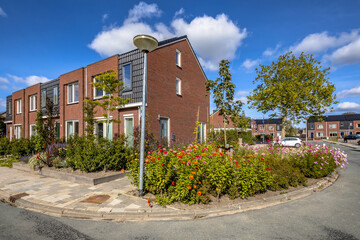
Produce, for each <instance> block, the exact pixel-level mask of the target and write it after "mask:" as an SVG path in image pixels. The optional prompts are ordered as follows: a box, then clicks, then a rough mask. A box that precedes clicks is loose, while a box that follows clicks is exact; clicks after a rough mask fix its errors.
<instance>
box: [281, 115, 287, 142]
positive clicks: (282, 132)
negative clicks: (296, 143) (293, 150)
mask: <svg viewBox="0 0 360 240" xmlns="http://www.w3.org/2000/svg"><path fill="white" fill-rule="evenodd" d="M286 120H287V119H286V116H285V117H284V118H283V120H282V129H281V138H284V137H285V130H286V129H285V123H286Z"/></svg>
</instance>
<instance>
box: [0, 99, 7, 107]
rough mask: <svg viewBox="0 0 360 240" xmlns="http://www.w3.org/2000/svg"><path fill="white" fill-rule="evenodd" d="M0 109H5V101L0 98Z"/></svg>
mask: <svg viewBox="0 0 360 240" xmlns="http://www.w3.org/2000/svg"><path fill="white" fill-rule="evenodd" d="M0 107H1V108H6V100H4V99H2V98H0Z"/></svg>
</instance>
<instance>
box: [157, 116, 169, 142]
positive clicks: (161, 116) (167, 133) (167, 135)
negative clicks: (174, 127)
mask: <svg viewBox="0 0 360 240" xmlns="http://www.w3.org/2000/svg"><path fill="white" fill-rule="evenodd" d="M161 118H163V119H167V128H168V129H167V141H168V144H170V140H171V138H170V132H171V131H170V118H169V117H164V116H160V118H159V123H160V120H161ZM160 130H161V123H160ZM160 138H161V131H160Z"/></svg>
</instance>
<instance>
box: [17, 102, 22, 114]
mask: <svg viewBox="0 0 360 240" xmlns="http://www.w3.org/2000/svg"><path fill="white" fill-rule="evenodd" d="M21 112H22V111H21V99H18V100H16V113H17V114H20V113H21Z"/></svg>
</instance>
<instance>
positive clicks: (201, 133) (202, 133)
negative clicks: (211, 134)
mask: <svg viewBox="0 0 360 240" xmlns="http://www.w3.org/2000/svg"><path fill="white" fill-rule="evenodd" d="M197 138H198V140H199V141H200V142H204V141H205V140H206V123H202V122H201V123H200V126H198V136H197Z"/></svg>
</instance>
